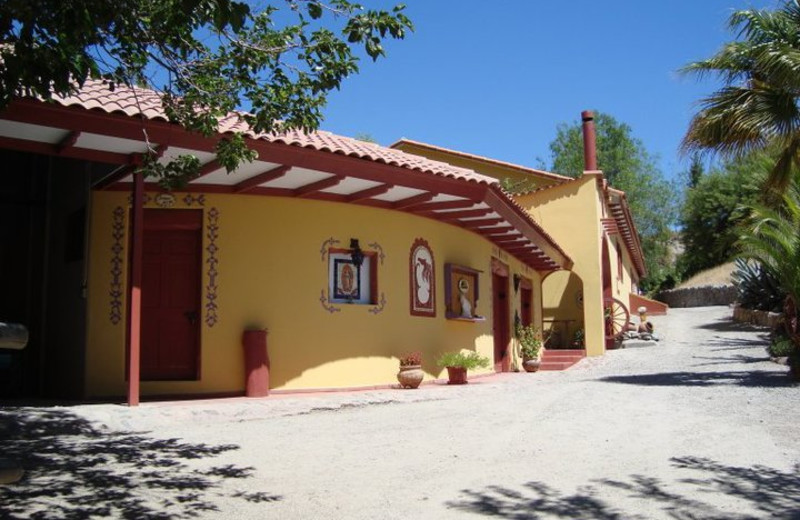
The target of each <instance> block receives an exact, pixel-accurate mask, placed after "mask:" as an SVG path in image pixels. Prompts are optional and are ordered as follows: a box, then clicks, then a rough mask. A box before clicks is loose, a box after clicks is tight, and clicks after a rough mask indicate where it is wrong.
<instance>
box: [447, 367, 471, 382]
mask: <svg viewBox="0 0 800 520" xmlns="http://www.w3.org/2000/svg"><path fill="white" fill-rule="evenodd" d="M447 377H448V379H449V380H448V381H447V384H448V385H465V384H467V369H466V368H461V367H447Z"/></svg>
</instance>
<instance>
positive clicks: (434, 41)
mask: <svg viewBox="0 0 800 520" xmlns="http://www.w3.org/2000/svg"><path fill="white" fill-rule="evenodd" d="M363 3H364V4H367V5H369V6H374V5H382V6H389V5H394V2H392V3H389V2H378V3H377V4H376V2H373V1H369V0H363ZM406 5H407V11H406V12H407V15H408V16H409V17H410V18H411V19H412V21H413V22H414V25H415V32H414V33H412V34H410V35H409V36H408V37H407V38H406V39H405V40H403V41H401V42H390V43H389V44H388V45H387V51H388V57H387V58H386V59H383V60H379V61H378V62H377V63H372V62H371V61H369V60H366V61H363V62H362V66H361V72H360V73H359V74H358V75H357V76H354V77H352V78H349V79H347V80H346V81H345V83H344V84H343V87H342V90H341V91H339V92H335V93H333V94H332V95H331V96H330V98H329V102H328V107H327V108H326V109H325V121H324V122H323V123H322V129H324V130H329V131H332V132H335V133H339V134H343V135H348V136H355V135H357V134H363V133H366V134H370V135H371V136H372V137H373V138H375V139H376V140H377V141H378V142H379V143H381V144H384V145H388V144H391V143H392V142H394V141H395V140H397V139H399V138H401V137H406V138H409V139H414V140H418V141H424V142H428V143H431V144H435V145H439V146H444V147H447V148H454V149H457V150H462V151H466V152H470V153H475V154H479V155H485V156H488V157H492V158H496V159H501V160H505V161H509V162H513V163H518V164H523V165H528V166H536V165H538V164H539V161H538V159H539V158H541V159H544V160H545V161H546V162H548V163H549V161H550V152H549V148H548V145H549V143H550V141H551V140H552V139H553V137H554V136H555V133H556V126H557V125H558V124H559V123H561V122H572V121H575V122H577V121H578V120H579V117H580V112H581V111H582V110H585V109H595V110H600V111H602V112H606V113H608V114H611V115H612V116H614V117H615V118H617V119H618V120H620V121H623V122H625V123H627V124H629V125H630V126H631V128H632V129H633V133H634V135H635V136H636V137H638V138H639V139H641V140H642V142H643V143H644V145H645V147H646V148H647V149H648V151H650V152H651V153H654V154H656V155H658V157H659V159H660V166H661V170H662V172H663V173H664V175H665V176H667V177H668V178H672V177H674V176H676V175H677V174H678V172H680V171H682V170H685V169H687V162H688V161H687V160H686V159H685V158H681V157H679V155H678V146H679V143H680V140H681V138H682V137H683V134H684V132H685V131H686V127H687V124H688V121H689V119H690V118H691V116H692V114H693V112H694V110H695V107H696V103H697V102H698V101H699V100H700V99H701V98H702V97H703V96H704V95H707V94H709V93H710V92H712V90H713V89H714V86H715V83H714V82H713V81H711V80H709V81H705V82H702V83H701V82H698V81H697V80H696V79H694V78H690V77H682V76H681V75H679V74H678V73H677V70H678V69H679V68H680V67H682V66H683V65H685V64H687V63H688V62H690V61H694V60H699V59H702V58H705V57H708V56H710V55H711V54H713V53H714V52H715V51H716V50H717V49H719V48H720V46H721V45H722V44H723V43H724V42H726V41H729V40H731V39H732V37H733V36H732V35H731V33H730V32H728V30H727V27H726V23H727V18H728V16H729V14H730V13H731V11H732V10H734V9H744V8H748V7H756V8H765V7H769V8H774V7H775V6H777V5H778V3H777V2H776V1H775V0H760V1H757V0H752V1H742V0H670V1H668V2H650V1H646V0H638V1H635V0H609V1H606V2H598V1H596V0H594V1H590V0H573V1H570V2H567V1H558V0H556V1H553V0H551V1H547V2H545V1H541V0H500V1H496V2H490V1H486V0H483V1H475V0H464V1H455V0H427V1H425V0H411V1H407V2H406ZM601 166H602V165H601Z"/></svg>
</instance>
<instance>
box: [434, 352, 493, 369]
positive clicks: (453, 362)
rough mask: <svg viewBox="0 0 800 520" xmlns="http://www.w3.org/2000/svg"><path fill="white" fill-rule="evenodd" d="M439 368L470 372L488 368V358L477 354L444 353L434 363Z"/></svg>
mask: <svg viewBox="0 0 800 520" xmlns="http://www.w3.org/2000/svg"><path fill="white" fill-rule="evenodd" d="M436 364H437V365H439V366H440V367H456V368H466V369H467V370H472V369H475V368H488V367H489V358H488V357H485V356H481V355H480V354H478V353H477V352H467V353H466V354H464V353H463V352H445V353H444V354H442V356H441V357H440V358H439V360H438V361H437V362H436Z"/></svg>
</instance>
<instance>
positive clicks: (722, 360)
mask: <svg viewBox="0 0 800 520" xmlns="http://www.w3.org/2000/svg"><path fill="white" fill-rule="evenodd" d="M692 359H697V360H705V361H707V362H706V363H693V364H692V366H693V367H706V366H714V365H729V364H731V363H736V364H737V365H755V364H757V363H764V362H766V361H769V360H770V359H769V356H768V355H767V354H766V353H764V356H763V357H752V356H748V355H744V354H736V355H729V356H726V357H718V356H715V357H711V356H692Z"/></svg>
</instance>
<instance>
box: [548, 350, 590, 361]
mask: <svg viewBox="0 0 800 520" xmlns="http://www.w3.org/2000/svg"><path fill="white" fill-rule="evenodd" d="M585 357H586V356H584V355H581V354H561V353H555V354H551V353H550V352H545V353H543V354H542V359H553V360H555V359H583V358H585Z"/></svg>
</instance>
